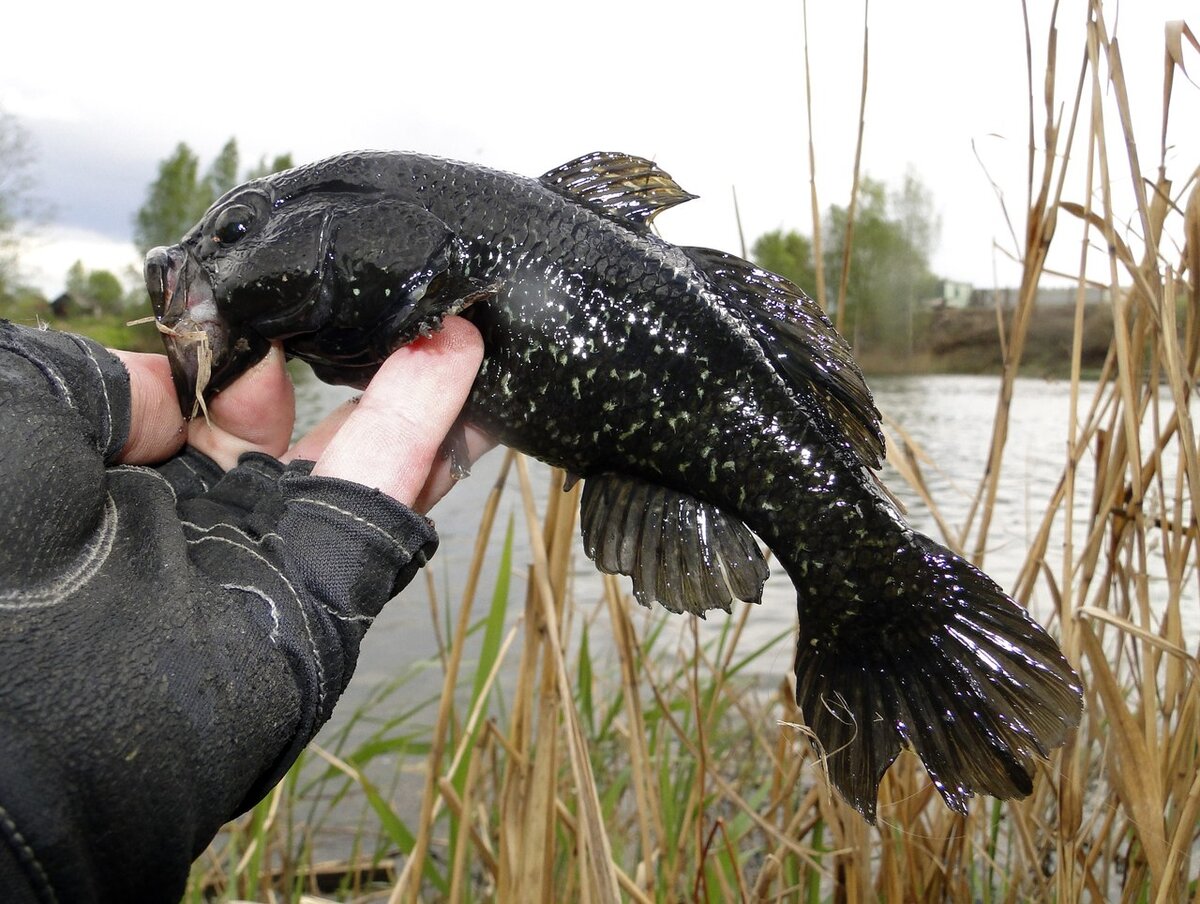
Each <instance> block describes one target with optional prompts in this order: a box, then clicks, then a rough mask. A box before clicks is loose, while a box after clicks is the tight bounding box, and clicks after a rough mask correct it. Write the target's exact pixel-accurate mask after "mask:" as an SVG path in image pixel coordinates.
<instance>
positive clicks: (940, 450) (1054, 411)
mask: <svg viewBox="0 0 1200 904" xmlns="http://www.w3.org/2000/svg"><path fill="white" fill-rule="evenodd" d="M871 385H872V389H873V391H874V393H875V397H876V402H877V405H878V407H879V409H880V410H881V411H882V412H883V413H884V416H885V419H887V420H888V421H889V422H891V423H894V424H896V425H898V426H899V427H900V428H901V429H902V430H903V431H904V432H905V433H906V434H907V435H908V436H909V437H910V438H911V439H912V440H914V441H915V442H916V443H917V444H918V445H919V446H920V447H921V448H922V449H923V450H924V452H925V453H926V454H927V456H928V458H927V460H925V461H923V462H922V465H921V466H922V472H923V474H924V476H925V479H926V482H927V484H928V485H929V487H930V490H931V493H932V496H933V498H934V500H935V501H936V503H937V504H938V506H939V508H940V510H941V513H942V515H943V518H944V519H945V521H946V522H947V523H948V524H949V525H950V526H951V528H952V529H954V530H959V529H961V527H962V524H963V522H964V520H965V518H966V516H967V512H968V510H969V507H970V505H971V500H972V498H973V495H974V493H975V490H976V488H977V485H978V480H979V475H980V474H982V472H983V468H984V464H985V462H986V460H987V455H988V449H989V443H990V437H991V432H992V419H993V416H994V412H995V406H996V396H997V391H998V388H999V378H998V377H988V376H960V375H936V376H911V377H892V378H876V379H873V380H872V381H871ZM1093 392H1094V386H1085V387H1084V388H1083V389H1082V390H1081V392H1080V405H1081V407H1083V406H1084V405H1086V404H1087V403H1088V402H1089V401H1090V399H1091V395H1092V393H1093ZM349 395H350V392H349V391H347V390H345V389H342V388H336V387H329V386H325V385H323V384H321V383H318V382H316V381H315V380H313V379H302V380H301V381H300V384H299V386H298V388H297V398H298V407H299V418H300V422H301V426H303V425H307V424H310V423H312V422H314V421H315V420H316V419H317V418H318V417H319V416H320V415H321V414H322V413H323V412H324V411H326V410H328V409H330V408H332V407H333V406H334V405H336V404H337V403H338V402H340V401H341V400H342V399H345V398H347V397H348V396H349ZM1069 406H1070V384H1069V383H1068V382H1067V381H1044V380H1037V379H1020V380H1018V381H1017V384H1016V394H1015V400H1014V403H1013V416H1012V419H1011V421H1010V427H1009V439H1008V444H1007V450H1006V453H1005V457H1004V465H1003V469H1002V472H1001V474H1002V477H1001V481H1000V484H999V492H998V495H997V498H996V503H995V509H994V515H993V521H992V527H991V531H990V533H989V539H988V544H987V548H986V552H985V559H984V568H985V570H987V571H988V572H989V573H990V574H991V575H992V576H993V577H994V578H995V579H996V580H997V581H998V582H999V583H1000V584H1001V585H1002V586H1005V587H1011V586H1012V585H1013V583H1014V581H1015V579H1016V577H1017V575H1018V573H1019V571H1020V568H1021V566H1022V564H1023V562H1024V559H1025V554H1026V550H1027V548H1028V545H1029V543H1030V540H1031V539H1032V538H1033V536H1034V535H1035V533H1036V531H1037V529H1038V526H1039V523H1040V520H1041V517H1042V515H1043V513H1044V511H1045V509H1046V506H1047V503H1048V500H1049V499H1050V498H1051V495H1052V493H1053V492H1054V489H1055V486H1056V485H1057V483H1058V481H1059V480H1060V478H1061V475H1062V466H1063V461H1064V460H1065V450H1066V448H1067V420H1068V417H1069V411H1070V408H1069ZM502 459H503V453H502V451H500V450H497V451H493V452H492V453H490V454H489V455H488V456H486V457H485V458H484V459H483V460H482V461H480V462H479V463H477V464H476V465H475V467H474V470H473V474H472V476H471V477H470V478H469V479H468V480H466V481H465V482H463V483H461V484H460V485H459V486H457V487H456V488H455V489H454V491H453V492H452V493H451V494H450V495H449V496H448V497H447V498H446V499H445V500H443V501H442V502H441V503H439V505H438V506H437V508H436V509H435V510H434V512H433V513H432V514H433V517H434V519H435V521H436V522H437V526H438V531H439V534H440V535H441V547H440V549H439V551H438V553H437V555H436V556H435V557H434V559H433V560H432V563H431V565H430V566H429V567H430V569H431V570H432V573H433V576H434V583H435V585H436V588H437V592H438V597H439V606H440V607H441V608H442V615H443V617H444V615H445V610H446V609H449V610H450V611H451V613H452V614H451V616H450V617H451V619H453V617H454V616H453V609H454V607H456V606H457V605H458V601H459V599H460V597H461V591H462V584H463V579H464V576H465V572H466V569H467V564H468V562H469V561H470V558H471V554H472V549H473V545H474V542H475V535H476V532H477V529H478V524H479V517H480V513H481V511H482V509H483V503H484V500H485V498H486V496H487V494H488V492H489V491H490V490H491V488H492V486H493V484H494V482H495V478H496V475H497V473H498V471H499V469H500V466H501V463H502ZM531 465H533V467H532V469H531V478H532V481H533V485H534V487H535V490H536V492H537V493H538V494H539V502H540V504H542V505H544V501H545V498H546V493H547V492H548V491H549V476H548V471H547V469H546V468H545V467H543V466H542V465H540V464H539V463H536V462H531ZM1091 467H1092V463H1091V460H1090V457H1089V458H1088V459H1087V460H1085V461H1084V463H1083V464H1082V465H1081V467H1080V473H1079V475H1078V477H1077V481H1078V482H1079V483H1080V486H1079V489H1078V490H1077V497H1076V498H1077V499H1079V500H1081V501H1082V500H1086V499H1087V498H1088V496H1089V493H1090V486H1089V485H1088V482H1089V481H1090V479H1091ZM884 478H885V481H886V483H887V484H888V486H889V487H890V488H891V489H892V490H893V492H895V493H896V495H897V496H899V497H900V498H901V500H902V501H903V502H904V504H905V505H906V506H907V508H908V514H909V520H910V521H911V522H912V523H913V525H914V526H915V527H917V528H918V529H919V530H921V531H923V532H925V533H928V534H930V535H931V536H933V537H935V538H939V539H940V534H939V531H938V529H937V526H936V523H935V521H934V519H933V518H932V516H931V515H930V513H929V511H928V510H927V509H926V508H925V506H924V505H923V503H922V502H921V501H920V499H919V498H918V497H917V495H916V494H915V493H914V492H913V491H912V490H911V489H909V487H908V486H907V485H906V484H905V483H904V481H903V480H902V479H901V478H900V477H899V476H898V475H897V474H896V473H895V472H894V471H892V470H891V469H890V468H888V469H886V470H885V473H884ZM1080 507H1081V508H1082V505H1080ZM510 514H512V515H513V516H514V523H515V530H514V559H513V563H514V583H513V590H512V595H511V598H510V613H513V614H515V613H517V612H519V611H520V609H521V602H522V600H523V599H524V578H525V575H526V574H527V567H528V564H529V562H530V560H531V557H530V555H529V552H528V546H527V544H526V543H525V542H524V529H523V525H524V520H523V514H522V507H521V500H520V494H519V491H518V488H517V482H516V477H515V474H514V475H512V476H511V478H510V481H509V486H508V488H507V489H506V491H505V496H504V498H503V499H502V502H501V508H500V514H499V517H498V519H497V527H496V529H495V531H494V537H493V543H492V550H493V552H492V554H491V558H490V561H489V563H488V567H487V569H486V570H485V572H484V574H483V578H482V581H481V584H480V588H481V589H480V592H479V600H478V602H477V611H478V610H479V608H480V607H482V606H484V605H486V600H487V598H488V596H489V594H490V588H491V586H492V584H493V582H494V580H495V568H496V561H497V560H498V559H499V551H500V540H501V539H502V537H503V530H504V525H505V524H506V523H507V519H508V517H509V515H510ZM1082 516H1083V513H1082V512H1080V513H1077V519H1076V523H1077V524H1078V525H1080V533H1078V534H1077V536H1078V537H1079V538H1080V539H1079V540H1077V543H1081V540H1082V536H1083V534H1082V528H1083V526H1084V523H1085V522H1084V521H1083V520H1082ZM1060 543H1061V540H1060V539H1059V540H1052V542H1051V547H1050V554H1051V555H1052V556H1053V555H1057V554H1058V545H1056V544H1060ZM576 545H577V550H576V556H575V563H574V590H575V597H576V599H577V601H579V602H580V603H582V604H584V605H588V604H590V603H593V602H595V601H597V600H599V599H600V598H601V595H602V585H601V579H600V576H599V574H598V572H596V570H595V568H594V567H593V566H592V564H591V562H590V561H588V560H587V558H586V557H585V556H584V554H583V552H582V548H581V547H580V544H579V543H578V538H577V543H576ZM622 580H623V581H624V579H622ZM626 586H627V584H626ZM1152 592H1153V590H1152ZM1186 592H1187V593H1188V594H1189V595H1190V597H1193V598H1192V599H1189V600H1185V604H1184V609H1185V612H1186V613H1188V615H1189V616H1190V617H1191V619H1192V621H1191V624H1190V626H1187V627H1188V634H1189V636H1191V637H1196V636H1197V635H1200V621H1198V620H1197V609H1198V607H1197V605H1196V600H1195V599H1194V597H1195V595H1196V588H1195V582H1194V581H1193V582H1192V583H1191V586H1190V587H1189V588H1188V590H1187V591H1186ZM1036 594H1037V595H1035V598H1034V599H1033V600H1032V602H1031V608H1032V609H1033V610H1034V613H1035V615H1037V617H1038V618H1039V620H1041V621H1043V622H1045V621H1046V620H1047V615H1048V612H1047V611H1046V609H1047V607H1048V605H1049V603H1048V601H1047V600H1048V598H1047V594H1046V591H1045V588H1044V584H1039V587H1038V590H1037V591H1036ZM1185 618H1186V616H1185ZM724 620H725V616H724V615H723V614H722V613H720V612H717V613H715V614H713V615H710V617H709V618H708V620H707V621H706V622H703V623H702V627H701V631H702V634H701V637H702V639H703V638H704V637H705V636H710V637H711V636H715V635H716V632H718V631H719V630H720V629H721V626H722V623H723V622H724ZM677 621H678V628H677V630H679V631H680V632H681V633H682V632H690V630H691V629H690V626H689V620H688V619H687V618H683V617H680V618H678V619H677ZM602 623H603V622H602ZM795 623H796V607H795V595H794V591H793V590H792V587H791V584H790V582H789V580H788V578H787V576H786V575H785V574H784V573H783V572H782V569H780V568H779V567H777V566H775V567H774V568H773V569H772V576H771V578H770V580H769V581H768V582H767V587H766V590H765V592H764V596H763V605H762V606H761V607H756V608H755V610H754V611H753V612H752V614H751V617H750V619H749V622H748V624H747V628H746V632H745V634H744V636H743V639H742V644H743V648H744V649H746V650H750V649H753V648H755V647H757V646H758V645H760V644H761V643H764V642H765V641H767V640H769V639H770V638H772V637H774V636H777V635H779V634H780V633H781V632H785V631H788V630H790V629H791V628H793V627H794V626H795ZM436 653H437V642H436V638H435V635H434V633H433V628H432V624H431V616H430V606H429V598H428V594H427V592H426V589H425V585H424V582H423V581H422V580H421V579H420V578H418V580H417V581H415V582H414V583H413V584H412V585H411V586H410V587H409V589H408V590H407V591H406V592H405V593H404V594H402V595H401V597H400V598H398V599H397V600H394V601H393V602H392V603H390V604H389V605H388V606H387V607H386V608H385V609H384V611H383V612H382V614H381V615H380V617H379V619H378V620H377V621H376V623H375V626H374V627H373V629H372V630H371V631H370V632H369V634H368V635H367V638H366V640H365V641H364V644H363V648H362V656H361V659H360V661H359V666H358V671H357V674H356V675H355V678H354V680H353V682H352V683H351V686H350V688H349V689H348V691H347V699H346V701H344V702H345V703H346V704H349V705H343V707H341V709H340V710H339V712H340V713H341V714H342V715H343V717H344V714H345V713H347V712H348V711H350V710H351V709H352V707H353V705H354V704H355V703H356V702H358V701H361V700H363V699H365V698H366V696H367V695H368V694H369V693H370V692H371V691H372V689H374V688H376V687H378V686H379V685H380V684H382V683H385V682H388V681H389V680H391V679H394V678H395V677H396V676H397V675H398V674H399V673H400V672H401V671H403V670H406V669H407V668H408V667H409V666H411V665H412V664H413V663H416V662H420V661H423V660H425V661H428V660H430V659H432V658H433V657H435V656H436ZM791 657H792V650H791V647H790V644H789V643H782V644H778V645H777V646H776V647H775V648H774V649H773V650H772V651H771V652H770V653H769V654H767V655H766V656H763V657H761V658H759V659H758V660H757V661H756V662H755V664H754V665H755V669H756V670H757V675H758V677H760V678H761V679H762V680H763V681H764V682H770V683H771V684H774V683H775V682H777V681H778V680H779V679H780V677H782V676H784V675H786V674H787V673H788V672H789V671H790V669H791ZM440 683H441V675H440V670H439V669H437V668H431V669H429V670H428V671H427V672H426V673H425V675H424V676H423V677H420V678H418V679H417V681H416V686H415V687H413V688H410V689H409V690H407V691H406V694H405V696H406V697H407V698H409V699H411V698H412V697H411V695H412V693H417V694H419V695H420V696H422V697H423V696H425V694H426V692H428V694H429V695H433V694H436V693H437V690H438V688H439V687H440ZM338 719H339V716H338V715H337V714H335V716H334V725H336V724H337V722H338Z"/></svg>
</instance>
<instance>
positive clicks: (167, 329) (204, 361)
mask: <svg viewBox="0 0 1200 904" xmlns="http://www.w3.org/2000/svg"><path fill="white" fill-rule="evenodd" d="M145 276H146V289H147V291H148V292H149V294H150V303H151V304H152V305H153V307H154V320H155V325H156V326H157V327H158V330H159V332H160V333H162V338H163V344H164V346H165V347H166V353H167V360H168V361H169V362H170V364H171V378H172V380H173V381H174V383H175V392H176V394H177V395H178V396H179V408H180V410H181V411H182V412H183V415H184V417H187V418H191V417H194V416H195V415H196V414H197V413H198V412H199V411H201V410H205V403H204V398H205V394H206V393H210V392H215V391H217V390H219V389H223V388H224V387H225V386H227V385H229V384H230V383H231V382H233V380H234V379H236V378H237V377H238V376H239V375H240V374H241V373H243V372H244V371H245V370H246V369H247V368H249V367H250V366H252V365H253V364H254V363H255V362H256V361H258V360H259V359H261V358H262V357H263V356H264V355H265V354H266V353H267V350H268V349H269V348H270V343H269V342H268V341H267V340H266V339H264V338H262V337H261V336H258V335H257V334H254V333H251V332H249V331H244V332H241V331H235V330H234V329H233V328H232V327H231V326H230V324H229V323H228V321H226V319H225V318H224V317H222V316H221V313H220V311H219V310H218V308H217V301H216V297H215V296H214V294H213V290H212V284H211V283H210V281H209V279H208V276H207V274H206V273H205V272H204V270H203V268H202V267H200V266H199V265H198V264H197V263H196V262H195V260H193V259H192V256H191V255H190V254H189V253H188V252H187V251H186V250H185V249H183V248H182V247H180V246H179V245H173V246H171V247H169V248H167V247H158V248H152V249H151V250H150V251H149V252H148V253H147V255H146V263H145Z"/></svg>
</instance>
